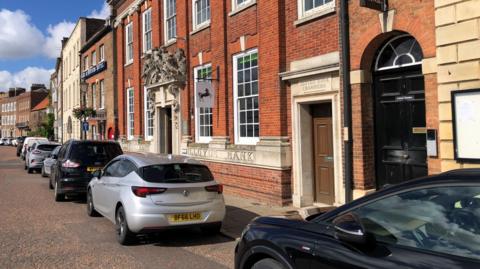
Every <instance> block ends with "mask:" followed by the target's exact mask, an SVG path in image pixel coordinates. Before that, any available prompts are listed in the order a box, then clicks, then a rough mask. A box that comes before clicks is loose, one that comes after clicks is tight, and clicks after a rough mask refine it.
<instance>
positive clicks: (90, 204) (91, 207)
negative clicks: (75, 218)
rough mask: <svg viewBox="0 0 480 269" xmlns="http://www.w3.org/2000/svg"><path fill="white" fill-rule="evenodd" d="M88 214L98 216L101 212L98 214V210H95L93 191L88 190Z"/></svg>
mask: <svg viewBox="0 0 480 269" xmlns="http://www.w3.org/2000/svg"><path fill="white" fill-rule="evenodd" d="M87 214H88V215H89V216H90V217H98V216H100V214H98V212H97V210H95V206H94V205H93V198H92V191H91V190H88V192H87Z"/></svg>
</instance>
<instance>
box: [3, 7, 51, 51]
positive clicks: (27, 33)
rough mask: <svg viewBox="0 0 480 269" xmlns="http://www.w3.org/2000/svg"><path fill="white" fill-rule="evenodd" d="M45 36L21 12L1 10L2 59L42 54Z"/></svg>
mask: <svg viewBox="0 0 480 269" xmlns="http://www.w3.org/2000/svg"><path fill="white" fill-rule="evenodd" d="M43 42H44V37H43V34H42V32H41V31H40V30H38V29H37V27H35V25H33V24H31V23H30V17H29V16H28V15H27V14H25V12H23V11H21V10H16V11H10V10H7V9H2V10H0V59H19V58H28V57H31V56H35V55H38V54H40V53H41V48H42V44H43Z"/></svg>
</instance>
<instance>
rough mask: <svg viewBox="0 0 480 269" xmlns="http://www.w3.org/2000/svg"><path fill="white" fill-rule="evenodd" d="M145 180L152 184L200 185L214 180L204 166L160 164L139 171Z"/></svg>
mask: <svg viewBox="0 0 480 269" xmlns="http://www.w3.org/2000/svg"><path fill="white" fill-rule="evenodd" d="M139 174H140V176H141V177H142V178H143V180H145V181H147V182H152V183H198V182H208V181H212V180H213V175H212V173H211V172H210V170H209V169H208V167H206V166H204V165H196V164H185V163H182V164H161V165H160V164H159V165H151V166H145V167H143V168H141V169H140V170H139Z"/></svg>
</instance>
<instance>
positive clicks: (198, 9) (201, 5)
mask: <svg viewBox="0 0 480 269" xmlns="http://www.w3.org/2000/svg"><path fill="white" fill-rule="evenodd" d="M193 3H194V4H193V6H194V9H193V28H194V29H196V28H199V27H200V26H203V25H206V24H208V23H210V0H193Z"/></svg>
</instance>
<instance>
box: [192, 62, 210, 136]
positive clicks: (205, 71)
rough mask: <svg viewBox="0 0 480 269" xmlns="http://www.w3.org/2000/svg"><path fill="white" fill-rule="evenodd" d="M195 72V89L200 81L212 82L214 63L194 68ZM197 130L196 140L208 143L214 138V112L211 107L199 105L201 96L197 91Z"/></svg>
mask: <svg viewBox="0 0 480 269" xmlns="http://www.w3.org/2000/svg"><path fill="white" fill-rule="evenodd" d="M194 74H195V89H197V85H198V83H199V82H206V83H211V81H209V80H205V79H209V78H211V77H212V65H211V64H206V65H203V66H199V67H196V68H195V69H194ZM195 93H196V94H195V103H196V105H195V110H196V111H195V114H196V115H195V119H196V120H195V130H196V141H197V142H199V143H208V142H210V140H211V139H212V129H213V124H212V123H213V113H212V108H211V107H203V106H200V105H199V98H201V96H199V95H198V93H197V92H196V91H195Z"/></svg>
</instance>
